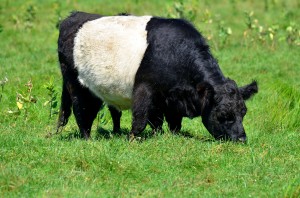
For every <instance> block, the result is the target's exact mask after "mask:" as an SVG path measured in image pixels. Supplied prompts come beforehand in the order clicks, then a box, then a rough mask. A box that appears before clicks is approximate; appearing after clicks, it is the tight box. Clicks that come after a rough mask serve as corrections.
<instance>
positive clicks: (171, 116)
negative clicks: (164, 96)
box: [165, 111, 182, 133]
mask: <svg viewBox="0 0 300 198" xmlns="http://www.w3.org/2000/svg"><path fill="white" fill-rule="evenodd" d="M165 117H166V121H167V123H168V126H169V129H170V131H171V132H174V133H176V132H178V131H180V129H181V122H182V116H180V115H178V113H176V112H174V111H170V112H166V113H165Z"/></svg>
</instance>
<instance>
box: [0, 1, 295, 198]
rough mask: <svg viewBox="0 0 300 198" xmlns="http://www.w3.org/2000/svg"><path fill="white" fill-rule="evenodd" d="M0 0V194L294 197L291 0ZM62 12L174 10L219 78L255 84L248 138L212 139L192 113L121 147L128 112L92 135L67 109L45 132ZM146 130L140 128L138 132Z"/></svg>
mask: <svg viewBox="0 0 300 198" xmlns="http://www.w3.org/2000/svg"><path fill="white" fill-rule="evenodd" d="M182 2H184V3H180V1H160V0H152V1H140V0H135V1H133V0H132V1H129V0H124V1H112V0H101V1H100V0H99V1H92V0H85V1H73V0H68V1H64V2H63V1H55V0H44V1H37V0H36V1H35V0H31V1H21V0H15V1H11V0H1V2H0V41H1V42H0V81H1V82H0V84H1V87H0V197H295V198H296V197H300V53H299V52H300V32H299V30H300V21H299V19H300V3H299V1H297V0H286V1H284V0H265V1H254V0H249V1H236V0H231V1H225V0H222V1H217V0H209V1H208V0H203V1H200V0H199V1H197V0H187V1H182ZM72 10H82V11H86V12H94V13H101V14H106V15H113V14H116V13H120V12H130V13H133V14H136V15H144V14H151V15H157V16H166V17H185V18H187V19H189V20H191V21H192V22H193V23H194V24H195V25H196V27H197V28H198V29H199V30H200V31H201V32H202V33H203V34H204V35H205V36H206V38H207V39H208V42H209V43H210V45H211V48H212V51H213V53H214V55H215V57H216V58H217V59H218V61H219V63H220V66H221V68H222V70H223V72H224V74H225V75H226V76H228V77H230V78H232V79H234V80H236V82H237V83H238V84H239V85H244V84H246V83H249V82H250V81H251V80H253V79H256V80H257V81H258V83H259V93H258V94H257V95H255V96H254V97H253V98H252V99H251V100H249V101H247V107H248V113H247V115H246V117H245V119H244V127H245V129H246V133H247V136H248V143H247V144H235V143H232V142H218V141H214V140H213V138H212V137H211V136H210V134H209V133H208V132H207V131H206V129H205V128H204V127H203V125H202V124H201V118H196V119H193V120H189V119H184V121H183V129H182V132H181V133H180V134H178V135H173V134H172V133H171V132H169V131H168V130H167V128H166V126H164V129H165V133H164V134H161V135H156V136H153V137H150V138H147V139H146V140H145V141H143V142H141V143H138V142H133V143H129V142H128V141H127V140H126V134H127V133H128V132H129V130H130V125H131V114H130V111H125V112H123V117H122V121H121V127H122V133H121V134H113V133H112V121H111V119H110V116H109V113H108V111H107V109H106V107H104V109H103V110H102V111H101V112H100V113H99V115H98V118H97V120H95V122H94V125H93V130H92V139H91V140H90V141H84V140H81V139H79V138H78V128H77V125H76V123H75V121H74V117H73V116H72V117H71V119H70V122H69V124H68V125H67V126H66V127H65V129H64V131H63V132H62V133H61V134H58V135H53V136H52V137H50V138H46V136H47V135H48V134H49V133H51V132H53V131H54V130H55V125H56V120H57V114H56V112H57V111H58V109H59V105H57V103H58V104H59V102H60V92H61V75H60V70H59V66H58V60H57V52H56V50H57V43H56V42H57V37H58V29H57V24H58V22H59V20H60V19H61V18H64V17H66V16H68V14H69V13H70V12H71V11H72ZM149 134H150V129H148V128H147V129H146V131H145V132H144V136H148V135H149Z"/></svg>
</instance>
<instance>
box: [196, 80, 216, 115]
mask: <svg viewBox="0 0 300 198" xmlns="http://www.w3.org/2000/svg"><path fill="white" fill-rule="evenodd" d="M196 88H197V92H198V95H199V97H200V102H201V115H202V114H203V112H204V110H205V108H206V107H208V106H210V105H211V103H212V101H213V96H214V88H213V86H212V85H211V84H209V83H208V82H202V83H199V84H197V87H196Z"/></svg>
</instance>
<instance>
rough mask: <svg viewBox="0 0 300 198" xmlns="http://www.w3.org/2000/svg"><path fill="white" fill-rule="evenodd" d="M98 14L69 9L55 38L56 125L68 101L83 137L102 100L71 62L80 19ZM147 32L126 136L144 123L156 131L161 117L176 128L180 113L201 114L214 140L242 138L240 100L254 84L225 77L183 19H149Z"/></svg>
mask: <svg viewBox="0 0 300 198" xmlns="http://www.w3.org/2000/svg"><path fill="white" fill-rule="evenodd" d="M121 15H123V17H126V15H124V14H121ZM100 17H102V16H100V15H94V14H87V13H82V12H75V13H72V14H71V16H69V17H68V18H67V19H66V20H64V21H63V22H62V24H61V26H60V35H59V40H58V53H59V61H60V65H61V70H62V75H63V93H62V104H61V111H60V116H59V122H58V129H59V128H60V127H62V126H64V125H65V124H66V123H67V121H68V117H69V116H70V113H71V105H73V111H74V115H75V117H76V121H77V123H78V126H79V128H80V131H81V134H82V136H83V137H85V138H89V136H90V129H91V125H92V122H93V120H94V119H95V116H96V114H97V112H98V111H99V109H100V106H101V105H102V101H101V100H100V99H99V98H97V97H95V96H94V95H93V94H92V93H91V92H90V91H89V90H88V88H83V87H82V86H81V85H80V84H79V82H78V80H77V76H78V74H77V71H76V70H75V69H74V62H73V47H74V37H75V35H76V32H77V31H78V29H79V28H80V27H81V26H82V25H83V24H84V23H85V22H87V21H89V20H94V19H97V18H100ZM146 30H147V32H148V34H147V42H148V47H147V49H146V52H145V54H144V58H143V60H142V62H141V65H140V67H139V69H138V71H137V73H136V77H135V82H134V87H133V97H132V100H133V103H132V129H131V132H130V137H134V136H136V135H139V134H140V133H141V132H142V131H143V130H144V129H145V127H146V125H147V123H148V124H150V126H151V127H152V128H153V129H154V130H160V129H161V127H162V124H163V120H164V117H165V119H166V121H167V122H168V125H169V128H170V129H171V130H172V131H178V130H180V129H181V122H182V118H183V117H189V118H194V117H197V116H202V121H203V123H204V125H205V127H206V128H207V129H208V131H209V132H210V133H211V134H212V135H213V136H214V137H215V138H217V139H219V138H229V139H232V140H240V141H245V140H246V134H245V131H244V128H243V125H242V119H243V117H244V115H245V114H246V106H245V103H244V100H246V99H248V98H250V97H251V96H252V95H253V94H254V93H256V92H257V90H258V88H257V84H256V82H252V83H251V84H250V85H247V86H244V87H241V88H238V87H237V85H236V83H235V82H234V81H233V80H230V79H228V78H226V77H225V76H224V75H223V74H222V72H221V70H220V68H219V66H218V63H217V61H216V59H214V57H213V56H212V54H211V52H210V49H209V46H208V45H207V43H206V41H205V39H204V38H203V37H202V35H201V34H200V33H199V32H198V31H197V30H196V29H195V28H194V27H193V26H192V25H191V24H190V23H189V22H187V21H185V20H182V19H164V18H158V17H153V18H151V20H150V21H149V22H148V24H147V26H146ZM108 31H109V30H108ZM124 47H127V46H124ZM109 109H110V111H111V115H112V118H113V123H114V131H116V130H119V129H120V117H121V112H119V111H118V110H116V109H115V108H114V107H111V106H110V107H109Z"/></svg>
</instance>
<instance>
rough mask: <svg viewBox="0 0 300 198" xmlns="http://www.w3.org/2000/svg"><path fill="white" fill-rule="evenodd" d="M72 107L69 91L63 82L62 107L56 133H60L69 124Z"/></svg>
mask: <svg viewBox="0 0 300 198" xmlns="http://www.w3.org/2000/svg"><path fill="white" fill-rule="evenodd" d="M71 107H72V99H71V95H70V93H69V91H68V89H67V86H66V83H65V82H63V87H62V95H61V105H60V111H59V117H58V122H57V128H56V133H60V132H61V131H62V129H63V127H64V126H65V125H66V124H67V123H68V120H69V117H70V115H71Z"/></svg>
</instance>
